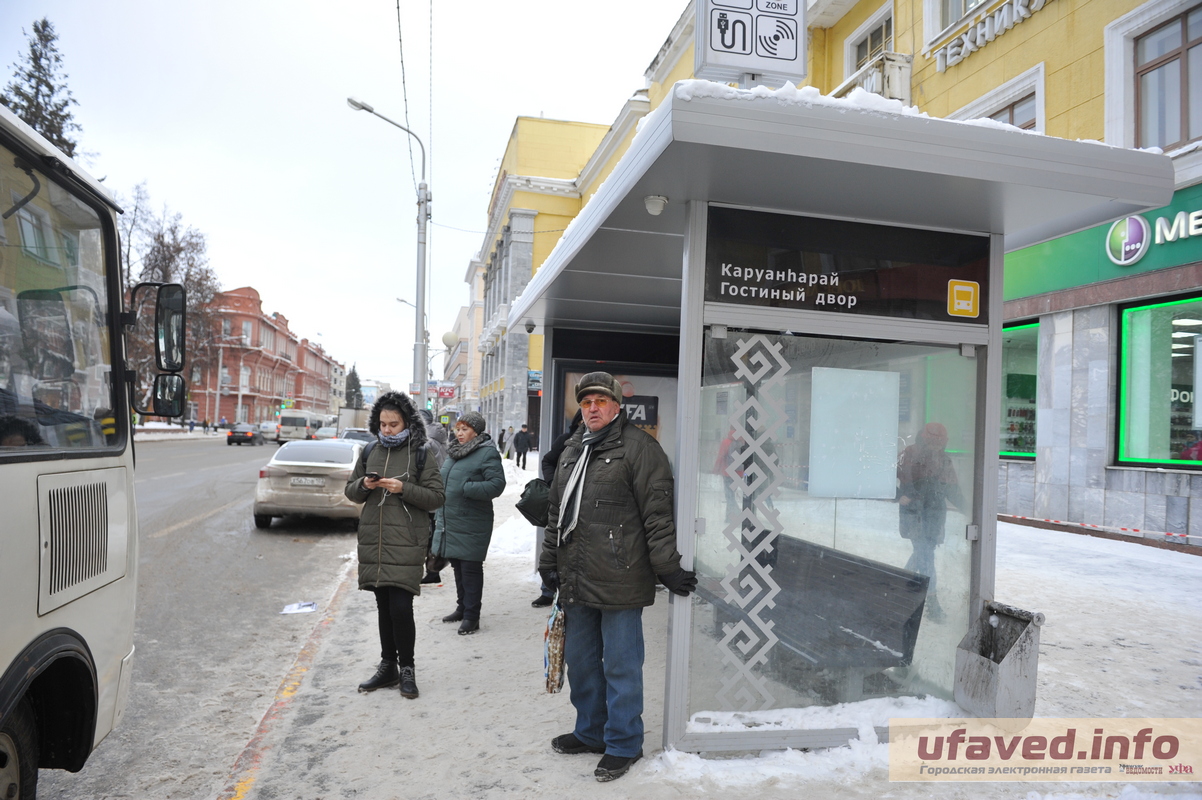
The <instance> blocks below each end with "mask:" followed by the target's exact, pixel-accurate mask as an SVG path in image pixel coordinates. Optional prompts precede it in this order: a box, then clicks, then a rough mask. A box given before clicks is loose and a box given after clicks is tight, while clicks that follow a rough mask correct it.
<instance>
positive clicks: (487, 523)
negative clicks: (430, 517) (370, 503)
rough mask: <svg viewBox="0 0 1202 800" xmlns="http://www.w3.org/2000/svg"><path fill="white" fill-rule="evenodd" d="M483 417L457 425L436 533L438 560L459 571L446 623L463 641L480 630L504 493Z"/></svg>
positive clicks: (501, 469)
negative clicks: (498, 500) (496, 501)
mask: <svg viewBox="0 0 1202 800" xmlns="http://www.w3.org/2000/svg"><path fill="white" fill-rule="evenodd" d="M484 426H485V423H484V417H482V416H481V415H480V414H478V413H476V412H475V411H469V412H468V413H466V414H464V415H463V416H462V417H460V418H459V420H458V421H457V422H456V423H455V429H454V434H455V439H456V441H454V442H452V443H451V446H450V447H448V448H447V460H446V463H444V464H443V465H442V481H443V484H444V485H445V486H446V493H447V501H446V504H445V505H444V506H443V507H442V508H440V509H439V510H438V514H437V519H436V521H435V528H434V547H433V551H434V554H435V555H438V556H442V557H443V558H448V559H450V561H451V569H452V570H454V571H455V599H456V606H455V610H454V611H452V612H451V613H450V614H447V615H446V616H445V617H443V618H442V621H443V622H458V623H459V635H460V636H466V635H468V634H472V633H475V632H476V631H478V630H480V607H481V605H482V599H483V595H484V558H485V556H487V555H488V543H489V542H490V541H491V540H492V527H493V511H492V501H493V498H495V497H499V496H500V495H501V492H503V491H505V468H504V467H503V466H502V465H501V454H500V453H499V452H497V449H496V448H495V447H493V446H492V445H491V442H492V439H491V437H490V436H489V435H488V434H487V433H485V432H484Z"/></svg>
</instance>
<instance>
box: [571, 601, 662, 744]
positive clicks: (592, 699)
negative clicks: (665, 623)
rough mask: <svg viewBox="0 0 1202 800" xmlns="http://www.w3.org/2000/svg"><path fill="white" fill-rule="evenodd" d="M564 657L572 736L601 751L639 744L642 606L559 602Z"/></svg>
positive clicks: (641, 701)
mask: <svg viewBox="0 0 1202 800" xmlns="http://www.w3.org/2000/svg"><path fill="white" fill-rule="evenodd" d="M564 610H565V611H566V612H567V635H566V637H565V639H564V662H565V663H566V664H567V667H568V685H569V688H570V690H571V691H570V695H569V696H570V698H571V700H572V705H573V706H574V707H575V708H576V730H575V731H574V733H575V734H576V738H577V739H579V740H580V741H581V742H583V743H584V744H587V745H590V746H592V747H601V746H604V747H605V752H606V754H607V755H611V756H620V757H622V758H633V757H634V756H636V755H638V753H639V752H640V751H641V750H642V749H643V609H641V608H633V609H626V610H623V611H600V610H598V609H595V608H586V607H585V606H576V605H569V606H565V607H564Z"/></svg>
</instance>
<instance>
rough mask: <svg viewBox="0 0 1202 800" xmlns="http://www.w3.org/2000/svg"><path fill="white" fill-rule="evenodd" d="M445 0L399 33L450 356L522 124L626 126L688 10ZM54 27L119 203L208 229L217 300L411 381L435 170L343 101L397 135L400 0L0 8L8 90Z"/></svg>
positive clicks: (421, 7) (625, 0)
mask: <svg viewBox="0 0 1202 800" xmlns="http://www.w3.org/2000/svg"><path fill="white" fill-rule="evenodd" d="M430 2H431V0H404V2H402V4H401V6H402V7H401V32H402V34H403V37H404V55H405V77H406V84H407V87H408V97H409V122H410V123H411V127H412V129H413V130H414V132H415V133H417V134H418V135H419V136H420V137H421V138H422V140H423V141H424V142H425V144H426V147H427V148H428V149H429V150H430V164H429V165H428V167H427V171H428V173H429V183H430V188H431V191H432V193H433V197H434V204H433V215H434V216H433V222H434V223H435V224H434V225H432V227H431V229H430V230H431V236H430V266H431V276H432V277H431V289H430V291H431V303H430V314H431V316H430V326H429V330H430V342H431V347H441V344H440V340H441V338H442V334H443V333H445V332H446V331H448V330H450V328H451V327H452V325H453V324H454V321H455V316H456V314H457V313H458V310H459V308H460V306H462V305H465V304H466V301H467V285H466V284H465V283H464V282H463V278H464V275H465V274H466V273H467V267H468V262H469V260H470V259H471V258H472V257H473V256H474V255H475V254H476V253H477V251H478V250H479V249H480V246H481V244H482V242H483V238H484V237H483V231H484V227H485V225H486V224H487V220H486V213H487V206H488V200H489V195H490V191H491V188H492V180H493V178H494V175H495V170H496V167H497V164H498V162H499V160H500V158H501V155H502V154H503V152H504V148H505V145H506V143H507V141H508V137H509V133H510V130H511V129H512V127H513V123H514V119H515V118H516V117H517V116H521V115H528V116H539V115H544V116H546V117H548V118H555V119H568V120H580V121H585V122H597V123H603V124H607V125H608V124H610V123H612V122H613V120H614V118H615V117H616V116H617V114H618V112H619V110H620V109H621V107H622V104H623V103H624V102H625V101H626V99H627V98H628V97H629V96H630V95H631V94H632V93H633V92H634V91H635V90H637V89H639V88H641V87H642V85H643V72H644V70H645V69H646V68H647V66H648V64H650V62H651V60H652V59H653V58H654V57H655V55H656V53H657V52H658V51H659V48H660V46H661V45H662V44H663V42H664V40H665V39H666V38H667V36H668V34H669V33H670V32H671V29H672V25H673V24H674V23H675V22H676V20H677V19H678V18H679V16H680V14H681V12H683V11H684V8H685V7H686V5H690V3H689V2H688V0H655V1H654V2H647V1H646V0H608V2H596V3H594V2H579V1H577V0H514V2H508V3H502V2H496V0H458V2H446V0H434V2H435V7H434V14H433V36H432V37H431V25H430ZM43 16H45V17H48V18H49V19H50V20H51V22H53V23H54V26H55V28H56V30H57V32H58V34H59V48H60V51H61V52H62V54H63V57H64V62H65V63H64V69H65V71H66V72H67V73H68V74H69V76H70V77H69V80H68V84H69V87H70V89H71V91H72V92H73V93H74V95H75V99H76V100H77V101H78V102H79V105H78V107H77V108H76V109H75V118H76V120H77V121H78V122H79V123H80V124H81V125H82V126H83V134H82V136H81V139H80V149H81V150H83V151H86V152H91V153H94V154H95V155H94V157H93V158H91V159H88V160H87V161H86V163H87V166H88V167H89V169H90V170H91V172H92V173H93V174H94V175H95V176H96V177H98V178H105V185H107V186H109V187H110V188H111V189H112V190H115V191H116V192H119V193H122V194H128V193H129V192H130V190H131V189H132V187H133V186H134V185H135V184H137V183H139V182H142V181H145V182H146V184H147V188H148V190H149V192H150V195H151V199H152V201H154V202H155V204H156V207H157V208H158V209H160V210H161V208H162V206H163V205H164V204H166V205H167V206H169V207H170V208H171V210H172V211H178V212H180V213H181V214H182V215H183V218H184V220H185V222H186V223H188V224H190V225H192V226H194V227H196V228H197V229H199V230H200V231H202V232H203V233H204V234H205V235H206V236H207V237H208V244H209V257H210V260H211V263H212V265H213V267H214V269H215V271H216V273H217V276H218V278H219V279H220V281H221V284H222V288H224V289H232V288H236V287H239V286H247V285H250V286H254V287H255V288H256V289H258V290H259V292H260V294H261V295H262V298H263V310H264V311H265V312H267V313H268V314H270V313H271V312H273V311H278V312H280V313H281V314H283V315H284V316H286V317H287V318H288V319H289V322H290V325H291V328H292V330H293V331H294V332H295V333H297V334H298V335H300V336H301V337H308V338H310V339H315V340H317V341H320V342H321V343H322V344H323V345H324V346H325V348H326V350H327V351H328V352H329V353H330V354H331V355H333V357H334V358H336V359H338V360H340V361H343V362H345V363H346V365H347V367H348V368H349V367H350V366H351V365H352V364H354V363H357V364H358V367H359V372H360V375H361V376H362V377H364V378H374V379H379V380H386V381H389V382H390V383H392V384H393V385H394V386H400V387H402V388H406V386H407V384H408V382H409V380H410V376H411V373H412V366H413V333H414V317H413V314H414V311H413V309H412V308H410V307H409V306H404V305H401V304H400V303H397V302H396V300H395V298H397V297H401V298H404V299H406V300H409V301H413V300H414V299H415V298H414V291H415V283H416V281H415V276H416V273H415V266H416V207H415V193H414V182H413V170H415V169H420V166H419V165H418V166H414V167H412V168H411V166H410V162H409V150H408V147H407V145H406V141H405V140H406V139H407V138H408V137H406V136H405V135H404V133H403V132H401V131H399V130H397V129H396V128H393V127H392V126H390V125H388V124H387V123H385V122H383V121H382V120H379V119H377V118H375V117H373V116H370V115H369V114H366V113H364V112H362V111H353V110H351V109H350V108H348V107H347V104H346V98H347V96H348V95H353V96H356V97H359V98H361V99H363V100H365V101H367V102H369V103H371V104H372V105H373V106H375V108H376V110H377V111H378V112H380V113H381V114H384V115H385V116H388V117H390V118H392V119H394V120H397V121H398V122H401V123H402V124H404V121H405V105H404V100H403V94H402V83H401V58H400V47H399V45H398V37H397V3H396V0H371V2H367V1H366V0H344V1H343V2H338V3H331V2H328V0H327V1H325V2H317V0H237V2H234V0H205V1H204V2H200V1H199V0H191V1H190V2H175V1H173V2H164V1H163V0H109V2H96V0H2V1H0V23H2V24H0V74H2V75H3V78H4V80H3V85H7V83H8V81H9V80H10V79H11V76H12V73H13V69H12V66H11V65H12V64H14V63H15V62H16V61H17V59H18V57H19V56H20V55H21V54H22V53H23V52H25V50H26V47H27V45H26V36H25V35H24V34H23V33H22V29H24V31H25V32H29V31H30V30H31V26H32V23H33V21H34V20H35V19H40V18H41V17H43ZM431 40H432V42H433V70H431V68H430V64H431V60H430V50H431V47H430V45H431ZM431 76H432V78H431ZM431 97H432V98H433V104H432V105H431ZM431 108H432V110H433V127H432V133H431V124H430V122H431ZM417 152H418V151H417V149H416V148H414V156H415V158H416V157H417ZM442 226H450V228H461V229H466V230H467V231H471V233H463V232H460V231H456V230H451V229H450V228H448V227H442ZM434 364H435V365H436V368H435V372H436V373H437V374H438V376H439V377H441V360H440V359H435V360H434Z"/></svg>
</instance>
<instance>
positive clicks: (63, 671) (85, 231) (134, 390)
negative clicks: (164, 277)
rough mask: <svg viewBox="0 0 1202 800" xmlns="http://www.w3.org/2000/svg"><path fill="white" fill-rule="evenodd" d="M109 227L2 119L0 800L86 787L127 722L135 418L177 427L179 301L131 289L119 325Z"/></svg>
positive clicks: (96, 198) (86, 187)
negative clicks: (57, 781) (76, 778)
mask: <svg viewBox="0 0 1202 800" xmlns="http://www.w3.org/2000/svg"><path fill="white" fill-rule="evenodd" d="M117 211H118V208H117V205H116V203H115V202H114V201H113V199H112V198H111V197H110V196H109V195H108V193H107V192H106V191H105V190H104V188H103V187H102V186H101V185H100V184H99V183H97V182H96V181H95V180H93V179H92V178H91V177H89V176H88V175H87V174H86V173H84V171H83V170H81V169H80V168H79V167H78V165H76V164H75V163H74V162H73V161H72V160H71V159H70V158H68V157H67V156H66V155H64V154H63V153H62V152H60V151H59V150H57V149H55V148H54V147H53V146H52V145H51V144H50V143H49V142H47V141H46V140H45V139H44V138H42V137H41V136H39V135H38V134H37V133H35V132H34V131H33V129H31V128H29V127H28V126H27V125H25V124H24V123H23V122H21V121H20V120H19V119H17V117H15V116H14V115H13V114H11V113H10V112H9V111H8V110H7V109H6V108H3V107H0V508H3V509H4V524H3V525H0V616H2V618H3V621H2V623H0V797H4V798H12V797H21V798H31V797H34V796H35V794H36V792H37V779H38V770H39V769H65V770H69V771H72V772H75V771H78V770H80V769H81V768H82V767H83V766H84V763H85V762H86V761H87V759H88V756H89V755H90V754H91V753H92V751H93V749H94V748H95V747H96V746H97V745H98V744H99V743H100V742H101V740H103V739H104V737H105V736H106V735H107V734H108V733H109V732H110V731H111V730H112V729H113V727H114V726H115V725H117V724H118V723H119V722H120V720H121V717H122V714H123V713H124V711H125V707H126V698H127V696H128V693H129V689H130V674H131V668H132V664H133V658H134V591H135V586H136V585H137V566H138V514H137V508H136V506H135V503H134V454H133V444H132V424H131V419H130V413H131V409H133V410H134V411H137V412H138V413H143V414H152V415H156V416H160V417H178V416H180V415H181V414H182V412H183V406H184V401H185V399H186V397H185V395H186V391H185V385H184V380H183V378H182V377H181V375H180V374H179V373H180V372H181V371H182V369H183V366H184V364H183V361H184V359H183V354H184V347H185V330H186V319H185V314H186V311H185V304H186V303H185V296H184V289H183V287H182V286H179V285H178V284H139V285H138V286H136V287H134V288H133V289H132V290H131V291H130V292H129V293H128V299H129V307H130V309H132V310H127V308H126V307H125V306H126V304H125V301H126V298H127V294H126V292H125V290H124V286H125V284H124V281H123V280H122V275H121V270H120V266H119V264H120V262H119V246H118V237H117V226H116V216H115V215H116V213H117ZM135 326H138V327H135ZM138 331H141V332H144V333H145V335H144V336H143V337H142V338H141V339H136V341H137V342H141V344H140V345H139V346H137V347H135V346H134V345H133V344H132V343H133V342H134V341H135V337H134V335H133V334H134V333H135V332H138ZM131 351H136V354H137V355H138V358H136V359H135V358H133V357H131ZM156 367H157V370H156ZM156 371H157V374H154V373H155V372H156Z"/></svg>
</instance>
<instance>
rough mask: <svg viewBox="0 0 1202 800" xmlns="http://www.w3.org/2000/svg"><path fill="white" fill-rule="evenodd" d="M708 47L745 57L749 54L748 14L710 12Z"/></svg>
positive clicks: (749, 31) (749, 19)
mask: <svg viewBox="0 0 1202 800" xmlns="http://www.w3.org/2000/svg"><path fill="white" fill-rule="evenodd" d="M710 25H711V31H710V47H711V48H713V49H714V50H717V51H719V52H725V53H739V54H741V55H747V54H748V53H750V52H751V41H752V40H751V25H752V19H751V15H750V14H741V13H739V12H738V11H719V10H718V9H713V10H712V11H711V12H710Z"/></svg>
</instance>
